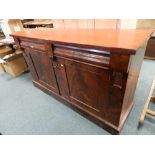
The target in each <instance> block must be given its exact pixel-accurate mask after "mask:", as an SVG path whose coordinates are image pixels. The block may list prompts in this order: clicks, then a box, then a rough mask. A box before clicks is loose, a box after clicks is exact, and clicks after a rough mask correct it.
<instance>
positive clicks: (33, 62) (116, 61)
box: [12, 29, 152, 134]
mask: <svg viewBox="0 0 155 155" xmlns="http://www.w3.org/2000/svg"><path fill="white" fill-rule="evenodd" d="M151 32H152V30H110V29H109V30H99V29H95V30H92V29H89V30H88V29H87V30H86V29H78V30H77V29H51V30H46V29H45V30H33V31H32V30H31V31H26V32H18V33H16V34H13V35H12V36H13V37H14V39H15V41H16V43H17V45H18V46H20V47H21V48H22V49H23V54H24V56H25V58H26V61H27V63H28V65H29V68H30V70H31V73H32V75H33V83H34V85H35V86H37V87H38V88H40V89H42V90H43V91H45V92H47V93H48V94H50V95H52V96H54V97H56V98H57V99H59V100H60V101H63V102H64V103H65V104H67V105H69V106H70V107H72V108H73V109H75V110H77V111H78V112H80V113H81V114H82V115H84V116H86V117H87V118H89V119H90V120H93V121H94V122H95V123H97V124H98V125H100V126H101V127H103V128H105V129H107V130H108V131H110V132H111V133H114V134H116V133H119V132H120V130H121V128H122V126H123V124H124V121H125V119H126V118H127V116H128V113H129V112H130V110H131V108H132V105H133V97H134V92H135V89H136V84H137V80H138V76H139V72H140V67H141V64H142V60H143V57H144V52H145V46H141V45H142V44H143V42H144V41H145V40H146V39H147V38H149V36H150V34H151Z"/></svg>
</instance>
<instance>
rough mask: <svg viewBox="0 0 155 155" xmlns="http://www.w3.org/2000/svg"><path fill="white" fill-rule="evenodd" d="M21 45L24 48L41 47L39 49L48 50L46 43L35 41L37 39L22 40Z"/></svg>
mask: <svg viewBox="0 0 155 155" xmlns="http://www.w3.org/2000/svg"><path fill="white" fill-rule="evenodd" d="M20 46H21V47H22V48H32V49H39V50H42V51H45V50H46V46H45V43H43V42H35V41H32V40H30V41H29V40H21V42H20Z"/></svg>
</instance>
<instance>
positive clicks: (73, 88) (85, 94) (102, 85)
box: [55, 58, 109, 117]
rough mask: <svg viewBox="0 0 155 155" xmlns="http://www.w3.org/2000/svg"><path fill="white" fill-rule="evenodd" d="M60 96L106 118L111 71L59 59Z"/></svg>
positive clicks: (58, 79) (56, 71) (57, 60)
mask: <svg viewBox="0 0 155 155" xmlns="http://www.w3.org/2000/svg"><path fill="white" fill-rule="evenodd" d="M56 63H57V64H58V67H57V69H55V73H56V76H57V81H58V85H59V88H60V94H61V95H62V96H63V97H64V98H66V99H67V100H70V101H71V102H72V103H73V104H74V105H76V106H78V107H80V108H82V109H83V110H85V111H89V112H90V113H92V114H96V115H98V116H101V117H104V115H105V110H106V109H105V108H106V104H108V100H109V96H108V92H109V91H108V90H109V70H104V69H103V68H97V67H94V66H91V65H87V64H83V63H79V62H75V61H71V60H67V59H61V58H57V59H56Z"/></svg>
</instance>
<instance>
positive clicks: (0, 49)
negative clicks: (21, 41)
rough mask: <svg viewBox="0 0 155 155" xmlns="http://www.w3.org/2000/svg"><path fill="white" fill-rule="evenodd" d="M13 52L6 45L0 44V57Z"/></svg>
mask: <svg viewBox="0 0 155 155" xmlns="http://www.w3.org/2000/svg"><path fill="white" fill-rule="evenodd" d="M11 53H13V51H12V49H11V48H10V47H8V46H0V58H3V57H4V56H6V55H7V54H11Z"/></svg>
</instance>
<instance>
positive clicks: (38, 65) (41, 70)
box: [25, 49, 58, 92]
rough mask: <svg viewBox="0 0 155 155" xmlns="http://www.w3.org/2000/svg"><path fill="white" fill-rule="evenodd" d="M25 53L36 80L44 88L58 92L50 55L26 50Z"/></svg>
mask: <svg viewBox="0 0 155 155" xmlns="http://www.w3.org/2000/svg"><path fill="white" fill-rule="evenodd" d="M25 53H26V60H27V61H28V64H29V68H30V70H31V72H32V75H33V77H34V80H35V81H36V82H39V83H40V84H41V85H43V86H44V87H46V88H48V89H50V90H52V91H55V92H58V88H57V83H56V78H55V74H54V71H53V67H52V63H51V61H50V59H49V56H48V53H47V52H46V51H38V50H32V49H25Z"/></svg>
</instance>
